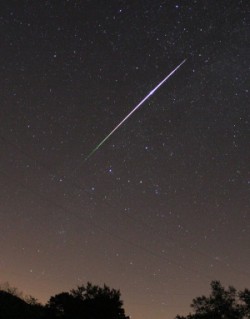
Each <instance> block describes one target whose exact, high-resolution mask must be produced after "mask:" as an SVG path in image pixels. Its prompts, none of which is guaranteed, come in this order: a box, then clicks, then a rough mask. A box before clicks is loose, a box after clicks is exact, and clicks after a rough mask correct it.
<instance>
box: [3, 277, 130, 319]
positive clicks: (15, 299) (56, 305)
mask: <svg viewBox="0 0 250 319" xmlns="http://www.w3.org/2000/svg"><path fill="white" fill-rule="evenodd" d="M58 318H60V319H128V318H129V317H127V316H126V315H125V311H124V309H123V302H122V300H121V294H120V291H119V290H115V289H110V288H109V287H108V286H106V285H104V286H103V287H99V286H96V285H92V284H91V283H87V285H86V286H79V287H77V289H73V290H71V291H70V292H62V293H59V294H57V295H55V296H53V297H51V298H50V299H49V301H48V303H47V304H46V305H41V304H40V303H39V302H38V301H37V300H36V299H35V298H33V297H22V295H21V294H20V293H18V291H17V289H15V288H10V287H7V289H6V288H5V289H2V290H0V319H58Z"/></svg>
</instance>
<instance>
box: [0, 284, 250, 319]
mask: <svg viewBox="0 0 250 319" xmlns="http://www.w3.org/2000/svg"><path fill="white" fill-rule="evenodd" d="M191 308H192V313H190V314H189V315H187V316H179V315H178V316H176V318H175V319H250V290H248V289H245V290H243V291H237V290H236V289H235V288H234V287H232V286H229V287H228V289H226V288H224V287H223V286H222V285H221V283H220V282H219V281H212V282H211V293H210V295H209V296H208V297H206V296H201V297H197V298H195V299H193V302H192V304H191ZM0 319H129V317H127V316H126V315H125V311H124V308H123V302H122V300H121V294H120V291H119V290H115V289H110V288H109V287H108V286H106V285H104V286H103V287H99V286H95V285H92V284H91V283H87V285H86V286H78V287H77V288H76V289H73V290H71V291H70V292H62V293H59V294H57V295H55V296H52V297H51V298H50V299H49V301H48V303H47V304H46V305H41V304H40V303H39V302H37V300H36V299H35V298H33V297H22V295H21V294H20V293H18V291H17V289H15V288H11V287H9V286H7V287H1V286H0ZM152 319H153V318H152Z"/></svg>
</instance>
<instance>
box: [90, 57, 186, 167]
mask: <svg viewBox="0 0 250 319" xmlns="http://www.w3.org/2000/svg"><path fill="white" fill-rule="evenodd" d="M185 62H186V59H185V60H183V61H182V62H181V63H180V64H179V65H177V67H176V68H175V69H174V70H173V71H171V72H170V73H169V74H168V75H167V76H166V77H165V78H164V79H163V80H162V81H161V82H160V83H159V84H158V85H157V86H156V87H155V88H154V89H153V90H152V91H150V92H149V93H148V95H146V96H145V97H144V98H143V99H142V100H141V101H140V102H139V103H138V104H137V105H136V106H135V108H134V109H133V110H132V111H131V112H130V113H129V114H128V115H127V116H126V117H125V118H124V119H123V120H122V121H121V122H120V123H119V124H118V125H117V126H116V127H115V128H114V129H113V130H112V131H111V132H110V133H109V134H108V135H107V136H106V137H105V138H104V139H103V140H102V141H101V142H100V143H99V144H98V145H97V146H96V147H95V148H94V149H93V151H92V152H91V153H89V155H88V156H87V157H86V158H85V161H86V160H87V159H89V158H90V157H91V156H92V155H93V154H94V153H95V152H96V151H97V150H98V148H99V147H101V146H102V144H104V143H105V142H106V141H107V139H108V138H109V137H110V136H111V135H112V134H113V133H115V131H116V130H117V129H118V128H119V127H120V126H121V125H122V124H123V123H124V122H125V121H126V120H127V119H128V118H129V117H130V116H131V115H132V114H133V113H134V112H135V111H136V110H137V109H138V108H139V107H140V106H141V105H142V104H143V103H144V102H145V101H146V100H147V99H148V98H149V97H150V96H151V95H153V94H154V93H155V91H156V90H158V89H159V87H160V86H161V85H162V84H163V83H164V82H166V81H167V80H168V79H169V78H170V77H171V76H172V75H173V74H174V73H175V72H176V71H177V70H178V69H179V68H180V67H181V66H182V64H184V63H185Z"/></svg>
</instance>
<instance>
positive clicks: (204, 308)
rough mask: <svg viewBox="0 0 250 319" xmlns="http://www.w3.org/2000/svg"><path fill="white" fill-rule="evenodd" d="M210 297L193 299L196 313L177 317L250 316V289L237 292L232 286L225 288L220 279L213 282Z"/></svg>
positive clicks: (224, 318)
mask: <svg viewBox="0 0 250 319" xmlns="http://www.w3.org/2000/svg"><path fill="white" fill-rule="evenodd" d="M211 290H212V291H211V294H210V296H209V297H205V296H201V297H197V298H195V299H193V302H192V304H191V307H192V309H193V311H194V314H189V315H188V316H186V317H184V316H177V317H176V319H245V318H250V291H249V290H245V291H243V292H237V291H236V289H235V288H234V287H232V286H229V287H228V289H225V288H224V287H223V286H222V285H221V283H220V282H219V281H212V282H211Z"/></svg>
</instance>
